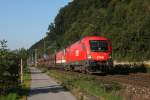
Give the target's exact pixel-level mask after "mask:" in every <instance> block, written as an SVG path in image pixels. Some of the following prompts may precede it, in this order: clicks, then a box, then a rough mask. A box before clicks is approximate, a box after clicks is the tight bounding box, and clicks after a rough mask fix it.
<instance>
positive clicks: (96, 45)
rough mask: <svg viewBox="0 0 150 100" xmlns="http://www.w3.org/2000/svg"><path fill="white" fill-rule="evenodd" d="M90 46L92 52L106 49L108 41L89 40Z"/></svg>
mask: <svg viewBox="0 0 150 100" xmlns="http://www.w3.org/2000/svg"><path fill="white" fill-rule="evenodd" d="M90 48H91V51H93V52H104V51H108V42H107V41H105V40H90Z"/></svg>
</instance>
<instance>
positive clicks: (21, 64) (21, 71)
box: [20, 58, 23, 83]
mask: <svg viewBox="0 0 150 100" xmlns="http://www.w3.org/2000/svg"><path fill="white" fill-rule="evenodd" d="M20 69H21V70H20V75H21V76H20V78H21V83H22V82H23V63H22V58H21V62H20Z"/></svg>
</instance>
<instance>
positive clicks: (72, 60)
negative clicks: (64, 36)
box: [56, 36, 113, 72]
mask: <svg viewBox="0 0 150 100" xmlns="http://www.w3.org/2000/svg"><path fill="white" fill-rule="evenodd" d="M56 64H63V65H64V66H65V69H67V70H79V71H82V72H105V71H108V70H110V69H111V68H112V67H113V60H112V44H111V42H110V40H109V39H108V38H105V37H98V36H88V37H85V38H83V39H81V40H79V41H77V42H76V43H74V44H72V45H70V46H69V47H68V48H66V49H64V50H62V51H60V52H58V53H56Z"/></svg>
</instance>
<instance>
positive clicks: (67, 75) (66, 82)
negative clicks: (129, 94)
mask: <svg viewBox="0 0 150 100" xmlns="http://www.w3.org/2000/svg"><path fill="white" fill-rule="evenodd" d="M48 75H50V76H52V77H54V78H55V79H57V80H59V81H60V82H61V84H62V85H63V86H64V87H66V88H67V89H69V90H71V91H72V92H73V94H74V95H76V96H77V97H79V98H78V99H79V100H84V99H85V98H86V97H85V96H84V95H82V94H88V95H90V96H94V97H96V98H97V99H102V100H122V97H121V95H120V94H119V92H120V90H121V89H122V86H120V85H119V84H117V83H114V82H109V81H104V80H97V79H96V78H95V77H94V76H91V75H83V74H80V73H79V74H74V73H71V72H62V71H56V70H50V71H48Z"/></svg>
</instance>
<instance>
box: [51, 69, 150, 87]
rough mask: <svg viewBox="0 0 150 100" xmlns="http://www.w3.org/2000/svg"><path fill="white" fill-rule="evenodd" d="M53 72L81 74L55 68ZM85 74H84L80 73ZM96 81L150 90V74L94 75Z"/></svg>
mask: <svg viewBox="0 0 150 100" xmlns="http://www.w3.org/2000/svg"><path fill="white" fill-rule="evenodd" d="M52 70H59V71H62V72H65V73H68V74H79V72H68V71H65V70H63V69H62V68H61V69H59V68H54V69H52ZM80 74H83V73H80ZM92 76H95V77H96V79H100V80H106V81H113V82H117V83H120V84H126V85H134V86H140V87H146V88H150V73H127V74H124V73H123V74H121V73H120V74H114V73H113V74H94V75H92Z"/></svg>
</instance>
